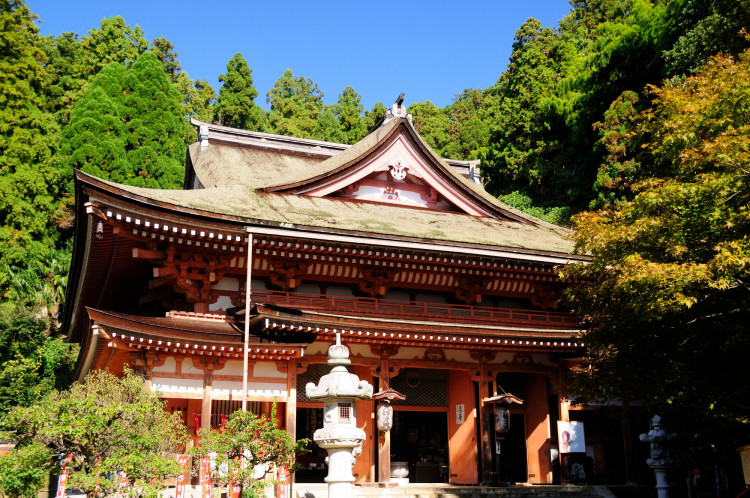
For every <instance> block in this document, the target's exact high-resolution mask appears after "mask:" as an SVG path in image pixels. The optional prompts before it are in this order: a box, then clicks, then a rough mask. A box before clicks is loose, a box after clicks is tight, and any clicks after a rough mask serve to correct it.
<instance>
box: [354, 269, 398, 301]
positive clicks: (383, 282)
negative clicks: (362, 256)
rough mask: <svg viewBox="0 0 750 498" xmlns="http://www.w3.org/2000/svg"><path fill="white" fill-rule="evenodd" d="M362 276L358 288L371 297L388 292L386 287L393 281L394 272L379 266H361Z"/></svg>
mask: <svg viewBox="0 0 750 498" xmlns="http://www.w3.org/2000/svg"><path fill="white" fill-rule="evenodd" d="M361 272H362V277H361V279H360V281H359V290H361V291H362V292H364V293H366V294H369V295H370V296H371V297H380V296H383V295H385V293H386V292H388V287H389V286H390V285H391V284H392V283H393V277H395V276H396V272H395V271H393V270H383V269H379V268H363V269H362V270H361Z"/></svg>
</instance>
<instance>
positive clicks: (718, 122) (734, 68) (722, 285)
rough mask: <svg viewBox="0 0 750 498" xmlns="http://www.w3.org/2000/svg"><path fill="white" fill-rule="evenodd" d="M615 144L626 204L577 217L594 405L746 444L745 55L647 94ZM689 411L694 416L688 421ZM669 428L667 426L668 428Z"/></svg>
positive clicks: (749, 105) (748, 225) (748, 109)
mask: <svg viewBox="0 0 750 498" xmlns="http://www.w3.org/2000/svg"><path fill="white" fill-rule="evenodd" d="M650 97H651V99H652V103H653V107H652V108H650V109H646V110H643V111H641V112H639V113H638V114H637V115H635V116H633V117H632V124H631V125H630V126H629V128H631V129H632V130H633V131H632V132H629V133H625V134H621V135H619V136H618V137H617V139H616V140H615V141H614V142H613V146H617V145H619V146H621V147H622V149H621V151H618V152H617V153H618V154H620V155H621V156H622V157H623V158H625V159H626V160H624V161H621V162H620V165H621V166H620V172H619V174H618V175H616V176H614V175H613V178H616V179H617V180H618V181H617V182H616V183H617V185H618V188H621V187H619V186H620V185H625V188H622V190H621V192H622V194H621V195H622V197H623V198H622V200H619V201H617V202H615V203H613V204H609V205H606V206H604V207H603V208H602V209H600V210H599V211H595V212H590V213H581V214H579V215H578V216H576V217H575V218H574V223H575V236H576V243H577V247H578V248H579V250H582V251H587V252H589V253H590V254H591V255H592V256H593V260H592V262H591V264H589V265H580V266H573V267H571V268H569V269H566V270H565V272H564V273H565V275H566V276H579V277H586V278H588V277H595V278H596V280H594V281H592V282H591V283H590V284H589V285H584V286H581V287H578V288H576V289H574V293H573V295H572V302H573V304H574V306H575V308H576V311H577V312H578V313H579V314H580V315H581V316H588V317H589V319H590V322H591V328H590V330H589V331H588V332H587V334H586V341H587V346H588V347H589V348H590V352H591V366H592V369H590V370H586V371H584V372H582V373H581V375H580V376H579V385H580V386H581V388H582V390H583V392H585V393H587V394H588V395H594V396H600V397H620V398H624V399H645V400H647V401H648V402H649V403H650V404H651V406H652V407H653V408H654V409H655V410H659V413H662V414H665V415H667V417H669V418H670V419H671V420H675V421H678V420H679V421H680V422H678V423H683V424H684V427H683V428H682V431H681V432H682V434H698V435H701V436H708V435H710V434H707V433H710V432H711V431H721V430H723V429H727V433H728V434H729V437H730V438H733V439H735V442H739V441H740V440H741V439H742V438H744V437H747V436H750V417H748V413H747V400H748V399H750V389H749V388H748V385H747V383H744V382H738V381H737V379H740V378H742V377H743V376H744V369H745V364H746V363H745V358H747V356H748V354H750V336H748V334H747V323H750V307H749V306H748V304H749V303H750V288H749V287H748V282H750V237H749V236H748V234H750V210H748V206H750V187H749V186H750V181H749V180H750V177H749V175H750V173H749V172H748V169H747V167H746V166H747V164H748V162H750V138H749V137H750V52H745V53H743V54H742V55H741V57H739V59H738V60H737V61H736V62H735V61H734V60H732V59H731V58H716V59H713V60H712V61H711V62H710V63H709V64H708V65H707V66H706V67H704V69H703V70H701V71H700V72H699V73H698V74H697V75H695V76H694V77H690V78H687V79H685V80H684V81H672V82H670V83H669V84H667V85H666V86H664V87H663V88H656V87H651V89H650ZM685 413H690V417H684V414H685ZM667 417H665V418H667Z"/></svg>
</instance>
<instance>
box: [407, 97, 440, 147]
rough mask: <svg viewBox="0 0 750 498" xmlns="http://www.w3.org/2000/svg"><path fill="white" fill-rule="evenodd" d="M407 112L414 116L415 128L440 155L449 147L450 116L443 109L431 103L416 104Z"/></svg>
mask: <svg viewBox="0 0 750 498" xmlns="http://www.w3.org/2000/svg"><path fill="white" fill-rule="evenodd" d="M407 112H408V113H409V114H411V116H412V123H414V128H415V129H416V130H417V132H418V133H419V134H420V136H421V137H422V138H424V140H425V141H426V142H427V143H428V144H429V145H430V147H432V148H433V149H434V150H435V152H437V153H438V154H440V153H441V151H442V150H443V148H444V147H445V146H446V145H448V143H450V142H449V140H450V138H449V137H448V124H449V121H448V116H447V115H446V114H445V113H444V112H443V110H442V109H440V108H439V107H437V106H436V105H435V104H433V103H432V102H430V101H429V100H428V101H427V102H415V103H413V104H411V105H410V106H409V107H408V109H407Z"/></svg>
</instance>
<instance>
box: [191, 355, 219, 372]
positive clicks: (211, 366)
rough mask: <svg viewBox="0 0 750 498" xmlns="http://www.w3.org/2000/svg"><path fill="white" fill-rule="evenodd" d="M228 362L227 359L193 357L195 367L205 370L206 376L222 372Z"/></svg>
mask: <svg viewBox="0 0 750 498" xmlns="http://www.w3.org/2000/svg"><path fill="white" fill-rule="evenodd" d="M226 362H227V360H226V358H216V357H213V358H212V357H206V356H203V357H198V356H194V357H193V367H195V368H197V369H200V370H203V372H204V373H205V374H206V375H213V373H214V372H215V371H217V370H221V369H222V368H224V365H225V364H226Z"/></svg>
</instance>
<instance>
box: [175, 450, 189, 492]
mask: <svg viewBox="0 0 750 498" xmlns="http://www.w3.org/2000/svg"><path fill="white" fill-rule="evenodd" d="M189 462H190V460H189V457H188V456H187V455H178V456H177V465H179V466H180V469H181V470H180V473H179V474H177V481H176V482H175V498H185V486H186V485H187V478H188V464H189Z"/></svg>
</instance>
